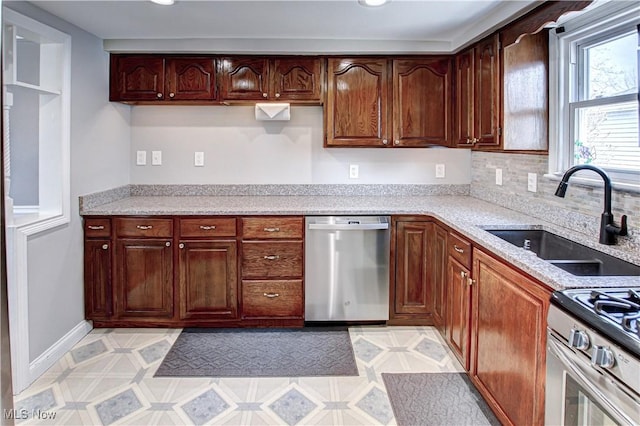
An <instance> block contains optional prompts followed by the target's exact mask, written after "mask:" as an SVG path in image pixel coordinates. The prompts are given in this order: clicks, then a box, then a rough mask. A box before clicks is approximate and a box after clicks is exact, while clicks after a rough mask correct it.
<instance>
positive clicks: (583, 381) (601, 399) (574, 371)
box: [547, 333, 637, 426]
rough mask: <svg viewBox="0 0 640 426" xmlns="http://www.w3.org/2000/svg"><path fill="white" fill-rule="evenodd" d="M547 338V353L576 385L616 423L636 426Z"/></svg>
mask: <svg viewBox="0 0 640 426" xmlns="http://www.w3.org/2000/svg"><path fill="white" fill-rule="evenodd" d="M547 337H548V338H547V347H548V350H549V352H551V354H552V355H554V356H555V357H556V358H557V359H558V360H559V361H560V362H561V363H562V365H563V366H564V367H565V368H567V369H568V370H569V371H570V372H571V376H573V379H574V380H576V381H577V382H578V384H580V385H581V386H583V387H584V388H585V389H587V390H588V391H589V392H590V393H591V395H592V396H593V397H594V398H596V399H597V400H598V403H599V404H601V405H602V406H603V407H605V408H606V410H607V411H608V412H609V413H610V414H611V415H612V416H614V417H615V418H616V420H617V421H619V422H620V423H622V424H625V425H629V426H634V425H637V423H636V422H634V421H633V420H632V419H631V418H630V417H629V416H627V415H626V414H625V413H623V412H622V411H620V409H618V408H617V407H616V406H615V405H613V404H612V403H611V402H610V401H609V399H608V398H607V397H606V396H605V395H604V394H603V393H602V392H601V391H600V390H599V389H598V388H597V387H595V386H594V385H593V384H591V382H590V381H589V378H588V377H587V376H586V375H585V373H584V372H583V371H582V369H581V368H580V366H579V365H577V363H576V362H575V361H572V360H571V359H570V358H569V356H567V351H569V350H568V349H567V348H566V347H565V346H564V345H563V344H562V343H560V342H558V340H557V339H556V338H555V337H554V336H553V335H552V334H551V333H549V335H548V336H547ZM571 354H573V352H571Z"/></svg>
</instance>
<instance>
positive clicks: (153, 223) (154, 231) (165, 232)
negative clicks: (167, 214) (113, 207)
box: [115, 218, 173, 238]
mask: <svg viewBox="0 0 640 426" xmlns="http://www.w3.org/2000/svg"><path fill="white" fill-rule="evenodd" d="M115 227H116V235H117V236H118V237H159V238H171V237H172V236H173V220H172V219H144V218H117V219H115Z"/></svg>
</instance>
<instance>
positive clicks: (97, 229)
mask: <svg viewBox="0 0 640 426" xmlns="http://www.w3.org/2000/svg"><path fill="white" fill-rule="evenodd" d="M87 228H89V229H93V230H94V231H99V230H100V229H104V226H102V225H99V226H95V225H89V226H87Z"/></svg>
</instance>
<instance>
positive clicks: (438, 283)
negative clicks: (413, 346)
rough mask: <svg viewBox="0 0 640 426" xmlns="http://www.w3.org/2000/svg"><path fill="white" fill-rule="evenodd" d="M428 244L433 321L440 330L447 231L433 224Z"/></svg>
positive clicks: (444, 285)
mask: <svg viewBox="0 0 640 426" xmlns="http://www.w3.org/2000/svg"><path fill="white" fill-rule="evenodd" d="M433 229H434V232H433V242H432V243H431V244H430V248H431V256H430V257H431V259H432V262H433V263H432V265H433V266H432V268H433V272H432V276H433V323H434V324H435V326H436V327H438V329H439V330H440V331H441V332H442V331H443V330H444V328H445V322H446V321H445V315H446V305H447V231H446V230H445V229H444V228H442V227H441V226H438V225H435V224H434V227H433Z"/></svg>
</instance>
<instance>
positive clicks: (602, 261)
mask: <svg viewBox="0 0 640 426" xmlns="http://www.w3.org/2000/svg"><path fill="white" fill-rule="evenodd" d="M486 231H487V232H489V233H491V234H493V235H495V236H497V237H499V238H502V239H503V240H505V241H507V242H509V243H511V244H513V245H515V246H518V247H522V248H523V249H524V250H529V251H531V252H532V253H535V254H536V255H537V256H538V257H540V258H541V259H544V260H546V261H547V262H549V263H551V264H552V265H554V266H557V267H558V268H561V269H563V270H565V271H567V272H569V273H571V274H573V275H581V276H640V266H637V265H634V264H632V263H629V262H625V261H624V260H620V259H618V258H615V257H613V256H609V255H608V254H605V253H602V252H600V251H598V250H594V249H592V248H590V247H587V246H583V245H582V244H579V243H576V242H575V241H571V240H569V239H567V238H564V237H561V236H559V235H556V234H553V233H551V232H548V231H545V230H543V229H487V230H486Z"/></svg>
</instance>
